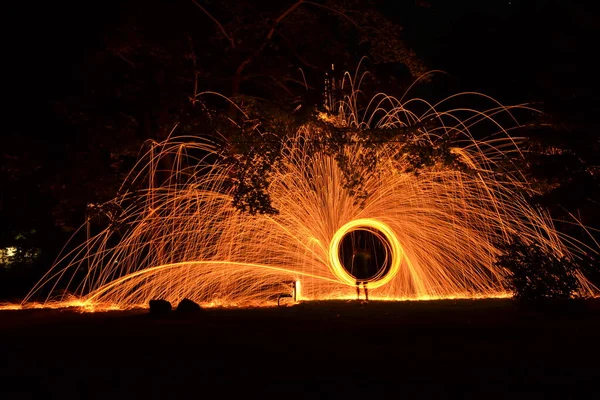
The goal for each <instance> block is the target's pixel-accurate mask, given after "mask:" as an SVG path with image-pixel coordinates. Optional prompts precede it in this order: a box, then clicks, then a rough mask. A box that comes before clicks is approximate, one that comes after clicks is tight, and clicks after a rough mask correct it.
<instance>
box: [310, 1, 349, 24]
mask: <svg viewBox="0 0 600 400" xmlns="http://www.w3.org/2000/svg"><path fill="white" fill-rule="evenodd" d="M305 3H306V4H311V5H313V6H316V7H321V8H324V9H326V10H329V11H332V12H333V13H335V14H338V15H341V16H342V17H344V18H345V19H347V20H348V21H349V22H350V23H351V24H352V25H354V26H356V27H357V28H359V29H360V28H361V26H360V25H358V24H357V23H356V22H355V21H354V20H353V19H352V18H350V17H349V16H347V15H346V14H344V13H343V12H341V11H340V10H336V9H335V8H331V7H327V6H326V5H323V4H319V3H315V2H314V1H305Z"/></svg>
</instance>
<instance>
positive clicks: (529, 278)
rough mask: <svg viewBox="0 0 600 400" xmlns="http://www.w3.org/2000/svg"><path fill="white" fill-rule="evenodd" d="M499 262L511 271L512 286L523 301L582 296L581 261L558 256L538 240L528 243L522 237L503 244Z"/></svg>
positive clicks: (510, 286)
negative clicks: (578, 278) (544, 247)
mask: <svg viewBox="0 0 600 400" xmlns="http://www.w3.org/2000/svg"><path fill="white" fill-rule="evenodd" d="M500 249H501V251H502V253H501V255H500V256H499V257H498V259H497V261H496V265H497V266H499V267H502V268H506V269H507V270H508V271H509V272H510V274H509V278H508V285H507V286H508V288H509V289H510V290H512V292H513V296H514V297H515V298H516V299H519V300H544V299H572V298H576V297H580V294H579V290H580V284H579V281H578V280H577V277H576V274H577V273H578V272H579V271H580V268H579V266H578V264H577V263H576V262H575V261H573V260H572V259H569V258H567V257H564V256H563V257H558V256H556V255H554V254H553V253H550V252H548V251H546V250H545V249H543V248H542V247H541V246H540V245H539V244H537V243H531V244H526V243H524V242H523V241H522V240H521V239H520V238H519V237H518V236H513V237H512V238H511V239H510V240H509V241H507V242H505V243H503V244H501V246H500Z"/></svg>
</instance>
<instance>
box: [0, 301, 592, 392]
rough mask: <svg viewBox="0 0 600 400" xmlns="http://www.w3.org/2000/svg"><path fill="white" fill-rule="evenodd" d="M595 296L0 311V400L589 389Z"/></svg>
mask: <svg viewBox="0 0 600 400" xmlns="http://www.w3.org/2000/svg"><path fill="white" fill-rule="evenodd" d="M599 332H600V302H599V301H598V300H590V301H587V302H585V303H583V304H579V305H578V306H576V307H558V306H546V307H541V306H539V305H538V306H527V307H525V306H521V305H518V304H516V303H514V302H513V301H511V300H508V299H498V300H457V301H427V302H425V301H423V302H375V301H372V302H370V303H368V304H360V303H358V302H353V301H349V302H345V301H331V302H310V303H301V304H298V305H294V306H289V307H282V308H276V307H274V308H260V309H206V310H203V311H202V312H200V313H196V314H180V313H175V312H173V313H171V314H170V315H166V316H161V317H157V316H151V315H149V314H148V311H147V310H137V311H127V312H105V313H93V314H91V313H90V314H80V313H77V312H74V311H68V310H62V311H61V310H24V311H4V312H0V346H1V349H2V350H1V351H0V356H1V361H0V362H1V365H2V370H1V371H0V379H1V380H2V385H1V386H0V398H1V399H28V398H37V399H54V398H57V399H58V398H60V399H76V398H94V399H114V398H127V399H188V398H189V399H200V398H210V399H217V398H236V399H237V398H255V397H257V396H258V397H259V398H261V397H268V398H281V399H288V398H339V397H350V398H354V397H357V398H363V399H367V398H385V399H415V398H419V399H429V398H477V399H490V398H492V399H497V398H507V399H508V398H510V399H514V398H523V399H532V398H590V399H591V398H598V397H596V396H598V395H599V394H600V389H599V384H600V367H599V360H600V341H599V338H600V336H599Z"/></svg>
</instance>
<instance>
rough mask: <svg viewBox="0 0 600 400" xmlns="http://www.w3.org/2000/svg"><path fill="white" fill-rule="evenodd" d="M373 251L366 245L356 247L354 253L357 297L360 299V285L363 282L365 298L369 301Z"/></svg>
mask: <svg viewBox="0 0 600 400" xmlns="http://www.w3.org/2000/svg"><path fill="white" fill-rule="evenodd" d="M370 265H371V252H370V251H369V249H367V248H366V247H359V248H357V249H354V252H353V255H352V275H353V276H354V278H356V299H357V300H360V285H361V283H362V285H363V289H364V291H365V300H366V301H369V289H368V288H367V283H368V279H369V278H370V277H371V276H370Z"/></svg>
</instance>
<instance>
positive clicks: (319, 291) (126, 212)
mask: <svg viewBox="0 0 600 400" xmlns="http://www.w3.org/2000/svg"><path fill="white" fill-rule="evenodd" d="M359 80H360V78H359V79H358V80H357V77H351V76H349V75H347V76H346V85H350V86H351V94H350V95H348V96H347V97H346V98H345V100H344V101H343V102H342V103H341V104H340V105H339V110H338V113H337V116H333V117H332V116H328V115H325V114H322V115H321V119H322V120H323V121H327V122H329V123H332V124H335V125H337V126H342V127H347V128H349V129H350V131H351V130H352V129H356V130H358V129H371V128H377V129H388V128H402V127H410V126H413V127H417V126H418V127H419V128H418V131H416V134H415V137H414V138H412V139H410V141H411V143H413V144H414V143H416V142H419V141H421V142H429V143H436V142H437V141H439V140H440V139H441V138H442V137H444V136H447V135H448V134H450V136H452V137H453V138H454V140H453V148H452V152H453V154H456V155H457V156H458V157H460V159H461V160H462V161H463V163H465V164H467V165H468V166H469V167H470V168H471V170H472V171H473V172H470V173H466V172H464V171H461V170H457V169H450V168H444V167H441V166H439V165H437V166H433V167H428V168H425V169H423V170H421V171H420V172H419V173H418V174H415V173H411V172H408V160H407V158H406V157H407V156H406V155H403V154H404V153H402V149H403V148H404V146H406V145H408V144H409V143H389V145H387V146H382V147H381V148H380V150H377V151H378V153H377V155H376V156H377V158H378V160H379V164H378V165H379V167H378V169H377V171H375V172H373V173H370V174H367V173H366V172H365V173H364V178H365V190H366V192H367V194H368V196H367V197H366V200H365V201H364V203H363V204H358V203H359V202H357V201H356V199H355V198H354V197H353V195H351V194H350V193H349V191H347V190H345V189H344V188H343V185H342V179H343V176H342V172H341V170H340V167H339V165H338V164H337V162H336V160H335V159H334V158H333V157H332V156H331V155H328V154H325V153H322V152H311V151H309V148H308V144H307V143H309V142H310V140H311V138H315V137H319V136H320V135H322V134H323V132H322V130H321V129H322V128H320V125H317V124H311V123H308V124H306V125H305V126H303V127H302V128H300V129H299V130H298V131H297V132H296V134H295V135H294V136H293V137H290V138H289V140H287V141H286V142H285V143H283V150H282V154H283V156H282V158H281V160H280V161H279V162H277V163H276V164H275V165H273V166H272V174H273V175H272V177H273V179H272V184H271V186H270V187H269V194H270V196H271V199H272V202H273V206H274V207H275V208H277V209H278V210H279V211H280V212H279V214H276V215H255V216H252V215H247V214H243V213H240V212H239V211H237V210H236V209H235V208H234V207H233V205H232V191H231V189H230V187H229V186H228V185H227V184H226V182H227V179H228V176H229V174H230V171H229V168H230V167H229V166H228V165H227V164H225V163H222V162H220V161H219V159H218V157H216V156H215V155H216V154H217V152H218V150H219V149H220V148H221V147H222V146H223V145H225V144H226V143H224V142H223V140H220V139H219V140H217V139H214V138H206V137H194V138H190V137H185V138H170V139H169V140H166V141H164V142H161V143H153V144H152V146H151V149H150V150H149V151H148V152H147V153H146V154H145V155H143V157H141V159H140V161H139V162H138V164H137V165H136V167H135V168H134V169H133V170H132V172H131V173H130V176H129V177H128V179H127V181H126V183H125V185H124V189H126V188H127V187H130V186H128V185H129V184H131V183H138V184H139V183H140V182H145V183H146V186H147V188H146V189H143V190H139V191H135V192H130V191H127V190H123V193H124V194H123V195H122V196H120V197H118V198H115V199H114V200H113V203H114V204H115V205H116V206H117V207H115V209H121V210H122V212H121V213H120V214H118V215H113V218H114V219H115V220H117V221H118V223H115V224H112V225H111V226H108V227H107V228H106V229H104V230H103V231H101V232H99V233H98V234H96V235H94V236H92V237H90V238H89V240H87V241H86V242H84V243H82V244H81V245H80V246H78V247H76V249H75V250H73V251H71V252H69V253H68V254H64V255H63V256H62V257H61V258H60V259H59V260H58V261H57V263H56V264H55V265H54V267H53V268H52V269H51V270H50V272H48V274H47V275H46V276H45V277H44V278H43V279H42V280H41V281H40V282H39V283H38V284H37V285H36V286H35V287H34V288H33V289H32V291H31V292H30V293H29V295H28V296H27V298H26V299H25V301H24V303H23V306H27V304H29V303H28V302H29V301H33V300H34V299H36V298H37V296H39V294H40V293H41V292H44V293H48V292H49V293H50V295H49V296H48V297H46V298H45V300H43V301H42V303H41V304H42V305H43V306H45V307H49V306H59V305H63V306H64V305H67V304H75V303H77V302H79V303H77V304H79V306H81V307H83V308H84V309H85V307H88V308H89V309H94V307H96V308H97V309H105V308H106V307H114V308H118V309H127V308H131V307H135V306H139V305H146V304H148V301H149V300H151V299H156V298H162V299H166V300H168V301H170V302H172V303H173V304H176V303H177V302H178V301H180V300H181V299H183V298H188V299H191V300H194V301H196V302H198V303H201V304H203V305H209V306H210V305H225V306H236V305H238V306H244V305H257V304H267V303H268V304H273V302H272V301H271V300H272V299H276V298H277V295H278V294H280V293H289V292H290V291H291V290H292V287H293V286H295V287H296V292H297V293H295V296H296V298H297V300H309V299H314V300H316V299H345V298H354V297H355V279H354V278H353V276H351V275H350V274H349V273H348V271H346V269H344V267H343V265H342V264H341V261H340V256H339V251H340V250H339V246H340V242H341V240H342V238H343V237H344V235H345V234H347V233H348V232H350V231H352V230H353V229H357V228H367V229H372V230H373V231H374V232H376V233H378V234H381V235H382V236H383V237H384V238H385V239H386V240H387V242H388V243H389V253H390V254H389V256H390V257H391V266H390V269H389V271H388V272H387V273H386V274H385V275H384V276H382V277H378V278H377V279H373V280H371V282H369V284H368V285H369V289H370V292H371V295H370V297H371V298H372V299H385V300H393V299H397V300H398V299H413V300H414V299H448V298H481V297H507V296H510V293H508V292H507V290H506V281H505V280H506V276H507V271H505V270H502V269H499V268H497V267H495V266H494V261H495V260H496V257H497V255H498V254H499V250H498V249H497V247H496V245H495V243H498V240H500V239H502V238H507V237H509V235H511V234H515V233H516V234H519V235H520V236H521V237H523V238H524V239H525V240H529V241H535V242H538V243H540V244H541V245H542V246H543V247H544V248H545V249H546V250H547V251H550V252H552V253H555V254H558V255H571V254H575V253H577V252H578V251H581V250H582V249H581V247H582V245H580V244H578V243H576V242H575V241H574V240H572V239H570V238H568V237H565V236H563V235H561V233H560V232H558V231H557V230H556V229H555V227H554V224H553V221H552V219H551V218H550V216H549V214H548V213H547V212H546V211H544V210H541V209H538V208H534V207H533V206H531V205H530V204H528V202H527V196H529V195H531V194H533V190H532V189H531V188H530V187H529V185H528V183H527V181H526V180H525V179H524V177H523V176H522V174H520V172H519V171H512V172H507V171H504V172H505V173H503V174H501V175H500V174H498V173H497V170H498V167H499V164H500V163H501V162H503V161H504V160H505V159H506V156H507V155H509V154H511V153H513V154H517V155H519V154H521V150H520V148H519V143H520V142H521V140H522V138H518V137H513V136H512V135H511V131H512V130H513V129H516V128H518V127H520V124H519V122H518V121H517V119H516V118H515V117H514V116H513V113H514V111H515V110H517V109H520V110H529V109H528V108H527V107H526V106H514V107H506V106H502V105H501V104H498V103H497V102H496V101H495V100H493V99H491V98H489V97H487V96H484V95H481V94H476V93H462V94H460V95H455V96H451V97H449V98H447V99H445V100H444V101H441V102H439V103H436V104H430V103H428V102H426V101H425V100H423V99H416V98H412V99H409V100H404V99H397V98H393V97H390V96H386V95H383V94H379V95H376V96H375V97H374V98H373V99H372V100H371V102H370V103H369V105H368V107H367V109H366V110H363V111H360V110H358V107H357V106H356V104H357V102H356V96H358V94H359V90H358V89H357V88H354V85H355V84H356V85H357V86H358V84H357V81H359ZM468 97H476V98H478V101H479V102H482V101H486V102H487V103H488V104H489V107H488V108H486V109H484V110H478V109H468V108H464V107H460V108H450V107H449V106H447V105H449V104H451V103H452V101H454V100H456V99H458V98H468ZM530 111H531V112H535V110H530ZM432 120H435V124H433V125H431V124H426V123H425V122H426V121H432ZM427 126H433V127H431V128H428V127H427ZM481 130H485V131H486V132H487V137H486V138H485V139H478V140H476V139H474V137H475V133H474V132H475V131H477V132H480V131H481ZM478 137H481V135H479V136H478ZM355 139H356V140H354V141H351V142H350V143H349V144H348V145H347V146H346V148H345V152H346V155H347V156H348V157H349V159H350V160H356V159H357V158H358V157H361V156H363V155H364V154H366V153H365V151H366V150H365V148H364V146H363V144H361V142H360V140H358V136H356V137H355ZM167 158H168V159H169V160H171V161H172V162H171V164H172V165H173V166H174V167H173V169H172V170H171V171H167V172H168V173H169V178H168V179H163V180H161V181H160V182H159V181H158V180H157V179H155V176H156V175H157V173H161V174H164V173H165V171H161V170H160V169H159V166H160V165H164V164H163V163H162V161H163V160H165V159H167ZM586 251H590V249H586ZM80 276H83V279H82V278H80ZM579 280H580V282H581V284H582V287H583V290H584V291H586V293H588V294H592V293H594V290H595V288H594V287H593V286H592V285H590V284H589V283H588V281H587V280H586V279H585V277H583V276H579ZM75 282H76V284H75ZM294 282H296V283H295V284H294ZM58 287H61V288H62V289H64V288H66V291H61V292H60V293H59V292H57V290H54V289H55V288H58ZM300 287H301V289H300ZM61 293H70V294H71V295H72V296H75V298H76V299H77V300H76V301H75V302H74V300H73V299H72V298H66V297H64V295H62V294H61ZM107 305H108V306H107Z"/></svg>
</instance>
